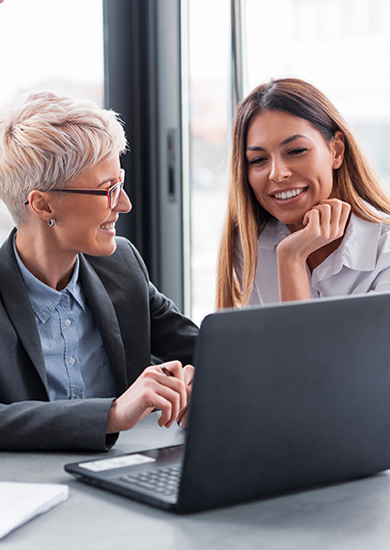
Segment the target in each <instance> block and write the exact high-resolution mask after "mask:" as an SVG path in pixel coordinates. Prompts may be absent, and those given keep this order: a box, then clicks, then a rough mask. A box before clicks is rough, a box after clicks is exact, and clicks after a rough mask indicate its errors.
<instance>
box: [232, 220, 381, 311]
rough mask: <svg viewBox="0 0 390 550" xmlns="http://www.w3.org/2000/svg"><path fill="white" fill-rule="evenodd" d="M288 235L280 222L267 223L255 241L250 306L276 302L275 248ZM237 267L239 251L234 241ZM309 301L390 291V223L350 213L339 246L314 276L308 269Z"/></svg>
mask: <svg viewBox="0 0 390 550" xmlns="http://www.w3.org/2000/svg"><path fill="white" fill-rule="evenodd" d="M290 234H291V232H290V230H289V229H288V227H286V225H284V224H283V223H281V222H279V221H278V220H273V221H271V222H269V223H268V224H267V226H266V227H265V229H264V230H263V231H262V233H261V235H260V238H259V240H258V253H259V258H258V264H257V271H256V278H255V284H254V287H253V290H252V293H251V295H250V298H249V305H259V304H269V303H273V302H279V285H278V266H277V256H276V248H277V246H278V244H279V243H280V241H282V240H283V239H284V238H285V237H287V236H288V235H290ZM237 241H238V242H237V246H236V266H237V273H238V277H239V281H240V284H241V283H242V277H241V270H240V268H239V266H240V264H241V259H242V249H241V245H240V244H239V239H237ZM307 274H308V278H309V284H310V289H311V296H312V298H323V297H325V296H345V295H349V294H367V293H368V292H390V224H389V225H388V224H385V223H371V222H367V221H364V220H361V219H360V218H358V217H357V216H355V215H354V214H351V217H350V220H349V223H348V226H347V229H346V232H345V235H344V238H343V240H342V242H341V244H340V246H339V247H338V248H337V249H336V250H335V251H334V252H332V254H330V256H328V257H327V258H326V259H325V260H324V261H323V262H322V263H321V264H320V265H319V266H317V267H316V268H315V269H314V271H313V273H310V270H309V269H308V268H307Z"/></svg>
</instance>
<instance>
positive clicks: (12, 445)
mask: <svg viewBox="0 0 390 550" xmlns="http://www.w3.org/2000/svg"><path fill="white" fill-rule="evenodd" d="M111 403H112V399H77V400H69V401H67V400H66V401H65V400H60V401H50V402H48V401H35V400H28V401H20V402H15V403H11V404H7V405H6V404H1V405H0V450H1V451H59V450H63V451H69V450H79V451H106V450H108V449H109V448H110V447H111V446H112V445H113V444H114V443H115V441H116V439H117V436H109V437H106V435H105V433H106V424H107V418H108V414H109V411H110V407H111Z"/></svg>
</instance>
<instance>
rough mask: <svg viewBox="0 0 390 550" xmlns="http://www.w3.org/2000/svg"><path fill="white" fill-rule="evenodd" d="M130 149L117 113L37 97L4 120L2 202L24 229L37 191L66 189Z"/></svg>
mask: <svg viewBox="0 0 390 550" xmlns="http://www.w3.org/2000/svg"><path fill="white" fill-rule="evenodd" d="M126 147H127V144H126V137H125V133H124V129H123V125H122V123H121V121H120V119H119V116H118V115H117V113H115V112H114V111H111V110H105V109H101V108H100V107H98V106H97V105H96V104H95V103H93V102H92V101H89V100H78V99H74V98H71V97H67V96H58V95H56V94H54V93H53V92H37V93H32V94H30V95H29V96H28V97H27V99H26V100H25V101H24V103H23V104H22V105H21V106H20V107H19V108H17V109H15V110H13V111H10V112H8V113H5V114H3V115H1V116H0V198H1V199H2V200H3V201H4V203H5V204H6V206H7V207H8V210H9V211H10V213H11V215H12V217H13V220H14V222H15V224H16V225H17V226H20V225H22V224H23V223H24V222H25V221H26V216H27V214H26V207H25V206H24V201H25V200H27V198H28V195H29V193H30V192H31V191H33V190H34V189H38V190H40V191H53V190H55V189H56V188H57V189H59V188H61V187H66V185H67V184H68V183H69V182H70V181H71V180H72V179H74V178H76V177H78V176H79V175H81V174H82V173H83V172H85V171H86V170H88V169H90V168H92V167H93V166H95V165H96V164H98V163H99V162H105V161H106V160H110V159H111V158H112V157H114V156H115V155H120V154H122V153H123V152H125V151H126Z"/></svg>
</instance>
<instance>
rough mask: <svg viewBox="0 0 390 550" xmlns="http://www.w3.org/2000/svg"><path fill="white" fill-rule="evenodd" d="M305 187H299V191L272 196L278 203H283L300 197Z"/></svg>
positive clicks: (292, 190) (290, 190)
mask: <svg viewBox="0 0 390 550" xmlns="http://www.w3.org/2000/svg"><path fill="white" fill-rule="evenodd" d="M306 189H307V187H301V188H299V189H289V190H288V191H282V192H281V193H274V194H273V195H272V196H273V197H275V199H277V200H278V201H285V200H288V199H292V198H294V197H297V196H298V195H301V194H302V193H303V192H304V191H306Z"/></svg>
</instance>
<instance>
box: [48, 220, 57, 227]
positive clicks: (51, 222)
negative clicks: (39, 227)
mask: <svg viewBox="0 0 390 550" xmlns="http://www.w3.org/2000/svg"><path fill="white" fill-rule="evenodd" d="M55 223H56V221H55V219H54V218H50V220H49V221H48V222H47V225H48V226H49V227H54V225H55Z"/></svg>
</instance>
